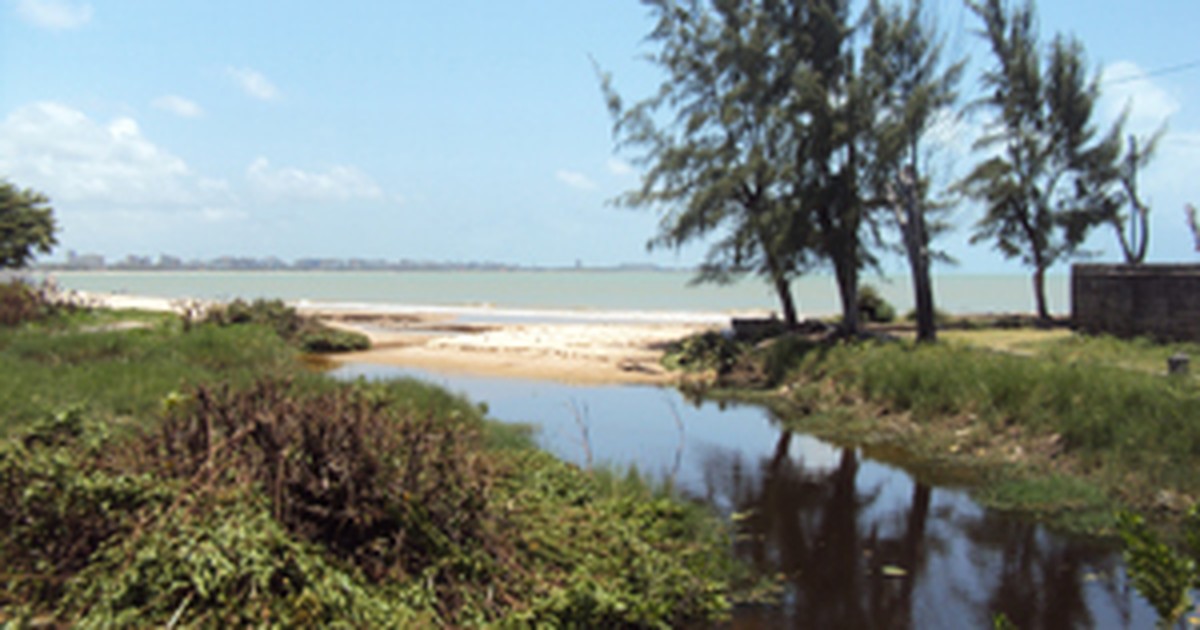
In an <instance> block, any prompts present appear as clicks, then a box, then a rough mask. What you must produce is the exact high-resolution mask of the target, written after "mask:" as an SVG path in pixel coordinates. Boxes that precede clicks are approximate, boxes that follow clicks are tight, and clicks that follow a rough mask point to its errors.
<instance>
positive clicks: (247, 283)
mask: <svg viewBox="0 0 1200 630" xmlns="http://www.w3.org/2000/svg"><path fill="white" fill-rule="evenodd" d="M54 276H55V278H56V279H57V281H58V282H59V284H61V285H62V286H64V287H66V288H69V289H75V290H81V291H99V292H121V293H129V294H133V295H149V296H158V297H170V298H180V297H192V298H203V299H232V298H235V297H242V298H256V297H267V298H282V299H285V300H294V301H300V300H307V301H314V302H323V303H335V304H371V305H375V306H379V305H394V306H400V305H408V306H415V305H420V306H442V307H476V306H490V307H494V308H497V309H554V310H574V311H588V310H591V311H638V312H644V311H659V312H661V311H674V312H678V311H686V312H711V313H729V312H734V311H746V310H774V309H776V308H777V306H776V302H775V296H774V294H773V293H772V292H771V291H770V290H769V289H768V288H767V287H766V285H765V284H763V283H762V282H760V281H757V280H754V279H747V280H744V281H742V282H738V283H735V284H733V285H729V286H713V285H704V286H698V287H693V286H688V280H689V279H690V278H691V275H690V273H688V272H683V271H656V272H643V271H507V272H506V271H454V272H450V271H435V272H211V271H184V272H166V271H164V272H56V273H55V274H54ZM866 281H867V282H869V283H871V284H874V285H876V286H877V287H879V289H880V291H881V293H883V295H884V296H885V297H886V298H887V299H888V301H890V302H892V303H893V304H894V305H895V306H896V308H897V309H898V310H899V312H900V313H905V312H907V311H909V310H910V309H911V308H912V302H913V300H912V289H911V286H910V284H909V282H908V279H907V276H902V275H895V276H893V277H891V279H890V281H882V280H880V279H877V278H867V279H866ZM934 286H935V290H936V300H937V304H938V308H940V309H942V310H944V311H946V312H949V313H980V312H1030V311H1032V310H1033V297H1032V295H1033V294H1032V290H1031V284H1030V280H1029V277H1028V276H1026V275H1023V274H1021V275H1018V274H1013V275H944V276H939V277H936V278H935V279H934ZM1068 286H1069V283H1068V279H1067V277H1066V276H1062V275H1058V276H1050V277H1049V278H1048V279H1047V293H1048V300H1049V302H1050V309H1051V310H1052V311H1054V312H1058V313H1063V312H1066V311H1067V310H1068V309H1069V303H1068V297H1069V296H1068ZM794 290H795V294H796V300H797V302H798V308H799V309H800V310H801V311H802V312H804V313H807V314H809V315H826V314H831V313H836V312H839V311H840V307H839V306H838V297H837V289H836V286H835V284H834V281H833V279H832V278H830V277H826V276H816V275H814V276H806V277H804V278H801V279H799V280H797V281H796V282H795V284H794Z"/></svg>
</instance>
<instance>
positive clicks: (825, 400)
mask: <svg viewBox="0 0 1200 630" xmlns="http://www.w3.org/2000/svg"><path fill="white" fill-rule="evenodd" d="M787 356H789V357H790V359H789V360H788V362H787V365H788V366H790V372H788V373H789V374H790V375H791V376H790V377H788V381H787V386H788V391H791V392H793V393H794V395H795V396H805V397H807V398H805V399H804V400H799V399H797V402H800V403H803V404H804V405H806V406H809V407H811V406H813V405H816V406H818V407H820V408H824V407H826V406H828V407H836V406H837V405H841V404H844V401H845V400H861V401H868V402H870V403H872V404H874V405H879V406H882V407H883V408H884V409H885V410H886V411H893V412H907V417H908V418H911V421H912V422H915V423H917V424H924V423H928V424H929V425H931V426H935V427H940V428H942V429H945V430H949V429H958V428H962V427H963V426H966V427H967V429H964V430H972V431H973V430H974V429H975V428H976V427H978V428H979V430H982V431H987V432H989V433H991V434H993V435H1002V434H1009V433H1016V434H1020V435H1024V436H1027V437H1029V439H1032V440H1035V441H1036V444H1039V445H1042V446H1037V448H1045V449H1050V450H1052V451H1053V452H1055V453H1064V454H1069V455H1071V456H1072V457H1073V458H1074V461H1077V462H1078V465H1079V467H1080V468H1081V469H1083V470H1085V471H1086V472H1087V475H1088V478H1089V484H1087V485H1084V486H1079V485H1072V484H1069V483H1063V482H1062V480H1061V479H1054V478H1051V477H1047V478H1046V482H1047V483H1046V484H1045V485H1042V486H1039V485H1038V484H1032V485H1029V484H1026V485H1024V486H1013V487H1011V488H1008V489H1005V490H1004V492H1005V493H1007V494H1005V495H1004V496H1003V497H1000V496H999V495H998V496H997V499H998V500H999V499H1001V498H1002V499H1003V502H1007V503H1017V502H1020V503H1022V504H1024V505H1027V506H1030V507H1033V508H1035V509H1041V507H1039V506H1047V505H1050V504H1055V503H1058V504H1060V505H1061V506H1063V507H1064V509H1065V510H1066V511H1071V510H1076V509H1078V510H1079V511H1080V514H1079V516H1080V518H1084V519H1085V520H1087V521H1089V522H1093V521H1094V522H1101V521H1103V520H1106V519H1100V521H1097V520H1095V519H1093V517H1092V516H1089V515H1086V514H1084V512H1088V513H1091V512H1094V511H1095V509H1096V508H1097V507H1103V505H1104V503H1105V502H1104V501H1103V500H1101V497H1100V496H1099V495H1098V494H1097V493H1096V492H1095V491H1094V490H1093V489H1090V488H1089V487H1088V485H1090V486H1094V487H1096V488H1101V489H1103V491H1104V492H1106V493H1109V496H1116V497H1120V498H1122V499H1124V500H1126V501H1129V502H1131V503H1137V502H1145V501H1146V497H1148V496H1154V494H1155V493H1157V492H1158V491H1159V490H1160V489H1163V488H1168V489H1172V490H1173V491H1176V492H1182V493H1186V494H1194V493H1196V492H1198V491H1200V469H1198V468H1197V467H1196V465H1195V462H1197V461H1200V460H1198V458H1200V425H1198V424H1197V423H1196V422H1195V419H1196V418H1198V417H1200V389H1198V388H1197V387H1196V386H1195V384H1194V382H1192V381H1190V380H1180V379H1169V378H1164V377H1163V376H1161V375H1159V374H1154V373H1145V372H1141V371H1137V370H1130V369H1124V368H1121V367H1115V366H1112V365H1105V364H1101V363H1096V362H1091V361H1086V360H1076V361H1069V362H1067V361H1060V360H1055V359H1042V358H1034V357H1027V356H1015V355H1011V354H1003V353H997V352H991V351H985V350H979V349H973V348H970V347H962V346H956V345H948V344H939V345H935V346H928V347H926V346H923V345H918V346H916V347H914V346H911V345H906V344H899V343H891V344H876V343H865V344H837V345H831V344H826V345H813V346H810V347H809V348H805V347H803V346H797V347H794V348H793V349H792V350H791V352H789V353H787ZM963 423H967V424H965V425H964V424H963ZM946 427H949V429H946ZM1027 448H1032V446H1029V445H1027ZM1072 506H1074V507H1072Z"/></svg>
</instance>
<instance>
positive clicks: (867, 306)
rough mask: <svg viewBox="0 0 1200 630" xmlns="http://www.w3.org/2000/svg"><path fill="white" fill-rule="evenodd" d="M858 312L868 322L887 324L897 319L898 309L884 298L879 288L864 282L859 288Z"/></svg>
mask: <svg viewBox="0 0 1200 630" xmlns="http://www.w3.org/2000/svg"><path fill="white" fill-rule="evenodd" d="M858 312H859V313H860V314H861V315H862V317H863V319H865V320H866V321H868V322H874V323H878V324H886V323H888V322H891V321H895V319H896V309H895V308H894V307H893V306H892V305H891V304H890V303H888V301H887V300H885V299H883V296H882V295H880V294H879V290H878V289H876V288H875V287H873V286H871V285H869V284H864V285H862V286H861V287H859V289H858Z"/></svg>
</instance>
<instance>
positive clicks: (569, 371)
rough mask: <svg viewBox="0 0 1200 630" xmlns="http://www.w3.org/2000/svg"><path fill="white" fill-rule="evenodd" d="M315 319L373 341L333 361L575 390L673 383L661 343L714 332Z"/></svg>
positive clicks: (427, 319)
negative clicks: (525, 380)
mask: <svg viewBox="0 0 1200 630" xmlns="http://www.w3.org/2000/svg"><path fill="white" fill-rule="evenodd" d="M315 314H316V315H318V316H319V317H321V319H322V320H323V321H325V322H326V323H328V324H330V325H333V326H337V327H339V328H345V329H348V330H355V331H358V332H361V333H364V334H366V335H367V336H368V337H370V338H371V344H372V347H371V349H370V350H368V351H366V352H356V353H350V354H339V355H332V356H331V358H332V359H333V360H335V361H338V362H343V363H375V364H381V365H398V366H407V367H415V368H422V369H430V370H436V371H441V372H457V373H466V374H483V375H490V376H505V377H514V378H533V379H548V380H556V381H561V382H567V383H575V384H612V383H642V384H662V383H669V382H671V381H672V380H673V377H672V376H671V375H670V374H669V373H667V372H666V371H665V370H664V369H663V368H662V366H661V364H660V358H661V356H662V352H663V348H664V347H665V346H666V344H668V343H670V342H672V341H675V340H678V339H682V338H683V337H686V336H688V335H691V334H694V333H696V332H699V331H703V330H710V329H714V328H717V327H718V326H717V325H716V324H713V323H665V322H638V323H625V322H622V323H612V322H605V321H589V322H582V323H581V322H571V323H559V322H555V323H543V322H532V323H530V322H522V323H486V324H461V323H455V321H454V320H453V319H448V318H446V317H445V316H439V315H434V316H421V315H419V314H418V315H405V316H400V317H397V316H391V315H378V316H362V315H355V316H352V317H346V316H344V315H340V314H334V313H320V312H318V313H315Z"/></svg>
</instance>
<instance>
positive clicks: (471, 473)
mask: <svg viewBox="0 0 1200 630" xmlns="http://www.w3.org/2000/svg"><path fill="white" fill-rule="evenodd" d="M386 394H387V391H386V389H385V388H380V387H375V386H369V385H365V384H360V385H358V386H355V387H344V388H335V389H331V390H328V391H320V392H301V391H298V390H296V389H295V388H292V387H290V386H289V385H287V384H284V383H278V382H274V381H262V382H260V383H258V384H256V385H255V386H254V387H253V388H251V389H248V390H245V391H241V392H229V391H220V390H217V391H214V390H211V389H208V388H204V387H201V388H198V389H197V390H196V391H195V392H194V393H193V394H191V395H190V396H189V400H188V401H187V403H186V404H181V405H178V406H176V407H175V408H174V409H172V412H171V413H170V415H169V416H168V417H167V418H166V419H165V420H164V421H163V423H162V424H161V425H160V427H159V430H158V432H157V433H156V435H155V438H154V439H153V440H152V441H151V443H150V449H151V452H152V453H153V454H154V460H155V463H154V464H153V466H154V470H155V472H156V473H157V474H160V475H165V476H176V477H179V478H181V479H189V478H195V477H197V476H207V477H211V476H212V475H214V474H216V472H215V471H216V470H217V469H218V468H219V470H220V473H219V474H220V475H221V477H222V481H225V482H227V483H233V484H234V485H235V487H238V486H242V485H246V484H255V485H258V486H260V487H261V488H262V489H263V491H264V492H265V494H266V495H267V496H268V497H270V499H271V504H272V510H273V514H274V517H275V518H276V520H278V521H279V522H280V523H282V524H283V525H284V526H285V527H286V528H287V529H288V530H289V531H290V532H292V533H293V534H295V535H296V536H298V537H299V538H301V539H303V540H308V541H311V542H314V543H319V544H321V545H322V546H323V547H324V548H325V549H328V550H329V551H330V552H331V553H333V554H334V555H335V556H337V557H339V558H342V559H345V560H347V561H349V562H352V563H353V564H354V565H355V566H357V567H358V568H359V569H360V570H361V571H362V572H363V574H364V575H366V576H367V577H368V578H369V579H371V580H373V581H376V582H378V581H383V580H384V579H386V578H403V577H407V576H412V575H422V576H424V578H425V579H426V580H427V581H429V582H431V583H434V584H436V585H437V593H438V596H439V599H440V600H441V601H443V602H444V603H450V606H449V611H450V612H457V610H456V609H457V606H456V605H454V604H453V603H452V602H453V601H454V598H455V597H456V596H457V595H456V591H457V589H458V588H459V587H460V586H461V584H462V583H463V582H466V583H478V582H485V581H487V579H486V577H487V576H486V575H481V574H479V572H480V571H483V572H488V571H491V572H495V571H497V570H499V568H500V567H499V566H497V564H496V561H495V558H501V557H507V555H508V554H507V553H505V551H504V548H505V544H504V540H503V539H502V538H500V537H499V536H497V532H498V530H499V525H498V524H497V523H495V522H494V519H493V518H491V517H492V515H493V514H494V512H493V511H492V510H491V509H490V507H489V502H488V498H487V497H488V491H489V488H490V486H491V483H492V481H491V479H492V476H493V475H492V473H491V472H490V470H489V469H488V464H487V461H486V460H485V459H484V458H483V457H482V456H481V455H480V453H479V448H478V441H479V435H478V426H477V423H474V424H466V423H464V422H458V421H455V420H456V418H455V416H453V415H451V416H450V417H448V418H446V417H442V418H435V417H434V416H432V415H426V414H422V415H418V414H415V413H401V414H396V413H393V405H390V404H389V403H388V398H387V396H386ZM218 445H219V450H218V448H217V446H218ZM504 592H505V591H503V590H501V591H500V593H504Z"/></svg>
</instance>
